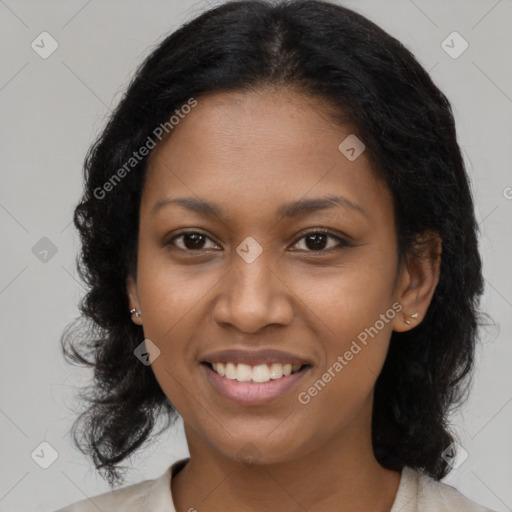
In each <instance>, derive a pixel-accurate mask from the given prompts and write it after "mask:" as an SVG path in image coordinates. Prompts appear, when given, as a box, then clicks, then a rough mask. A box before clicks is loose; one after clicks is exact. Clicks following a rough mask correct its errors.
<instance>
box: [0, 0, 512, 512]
mask: <svg viewBox="0 0 512 512" xmlns="http://www.w3.org/2000/svg"><path fill="white" fill-rule="evenodd" d="M213 4H214V2H204V1H202V2H201V1H194V2H192V1H178V0H149V1H141V0H131V1H126V0H125V1H121V0H111V1H98V0H89V1H87V0H69V1H66V2H64V1H56V0H50V1H48V0H47V1H45V2H39V1H36V0H33V1H28V0H18V1H15V0H1V1H0V17H1V27H2V29H1V30H0V41H1V43H2V48H3V52H2V65H1V66H0V105H1V106H0V108H1V113H0V119H1V126H2V129H1V141H2V143H1V187H0V226H1V236H2V245H1V253H0V254H1V262H0V314H1V318H2V322H1V329H2V356H1V358H0V364H1V372H0V390H1V391H0V393H1V399H0V400H1V402H0V432H1V434H0V443H1V446H0V450H1V451H0V510H2V511H4V512H6V511H9V512H20V511H36V510H38V511H51V510H55V509H57V508H59V507H61V506H64V505H65V504H68V503H70V502H73V501H76V500H79V499H83V498H85V497H86V496H93V495H95V494H98V493H100V492H104V491H107V490H108V486H107V484H106V482H104V481H103V480H101V479H100V477H98V476H97V475H96V473H95V471H94V468H93V466H92V465H91V463H90V462H89V461H88V460H87V459H86V458H85V457H84V456H83V455H82V454H81V453H80V452H78V451H77V450H76V449H75V448H73V446H72V443H71V439H70V436H69V429H70V426H71V424H72V422H73V419H74V413H73V407H75V406H76V405H77V404H76V401H75V400H76V399H75V396H76V392H77V390H78V389H79V387H80V385H81V384H83V383H84V382H86V381H87V379H88V377H89V374H88V372H87V371H85V370H82V369H80V368H75V367H73V366H69V365H67V364H65V363H64V361H63V357H62V355H61V350H60V343H59V339H60V336H61V334H62V332H63V330H64V328H65V326H66V325H67V324H68V323H69V322H70V321H72V320H73V319H74V318H75V317H76V316H77V314H78V310H77V303H78V301H79V299H80V298H81V297H82V295H83V294H84V289H83V288H82V285H81V284H80V281H79V279H78V278H77V274H76V268H75V258H76V255H77V253H78V250H79V242H78V236H77V233H76V232H75V229H74V227H73V225H72V223H71V218H72V213H73V209H74V206H75V205H76V203H77V201H78V199H79V196H80V193H81V189H82V174H81V172H82V170H81V169H82V164H83V159H84V156H85V153H86V151H87V148H88V147H89V145H90V144H91V143H92V141H93V140H94V138H95V137H96V136H97V134H98V133H99V132H100V130H101V128H102V127H103V126H104V124H105V120H106V119H107V116H108V115H109V112H110V111H111V109H112V108H113V107H114V106H115V105H116V103H117V102H118V100H119V99H120V97H121V94H122V93H123V91H124V88H125V87H126V85H127V83H128V80H129V78H130V77H131V75H132V73H133V72H134V70H135V69H136V66H137V65H138V64H139V63H140V62H141V60H142V59H143V58H144V57H145V56H146V55H148V53H149V52H150V51H151V48H152V47H153V46H154V45H155V44H156V43H158V42H159V41H160V40H161V39H162V38H163V37H164V36H165V35H167V34H168V33H169V32H171V31H173V30H174V29H175V28H177V27H178V26H179V25H181V24H182V23H183V22H184V21H186V20H189V19H191V18H193V17H195V16H196V15H197V14H199V13H200V12H201V11H203V10H204V9H206V8H208V7H209V6H212V5H213ZM343 4H344V5H346V6H348V7H351V8H354V9H355V10H357V11H359V12H361V13H362V14H364V15H366V16H367V17H369V18H370V19H371V20H373V21H375V22H376V23H377V24H379V25H380V26H381V27H383V28H384V29H385V30H387V31H388V32H390V33H391V34H392V35H393V36H395V37H396V38H398V39H399V40H400V41H402V42H403V43H404V44H405V45H406V46H407V47H408V48H409V49H410V50H411V51H412V52H413V53H414V54H415V55H416V56H417V58H418V60H419V61H420V62H421V64H422V65H423V66H424V67H425V68H426V69H427V70H428V71H430V73H431V76H432V77H433V80H434V81H435V82H436V84H437V85H438V86H439V87H440V88H441V90H443V91H444V92H445V94H446V95H447V96H448V98H449V99H450V101H451V102H452V105H453V108H454V113H455V117H456V121H457V126H458V136H459V142H460V145H461V147H462V150H463V153H464V157H465V160H466V163H467V166H468V172H469V174H470V178H471V182H472V188H473V193H474V197H475V202H476V214H477V219H478V222H479V226H480V230H481V239H480V243H481V251H482V256H483V259H484V275H485V284H486V290H485V295H484V297H483V302H482V306H483V309H484V310H485V311H486V312H488V313H489V314H490V315H491V316H492V318H493V319H494V320H495V321H496V323H497V324H498V326H499V330H496V329H494V330H492V329H491V330H488V331H485V332H483V334H482V337H483V343H482V344H481V345H479V347H478V350H477V365H476V371H475V376H474V380H473V387H472V393H471V395H470V398H469V400H468V401H467V403H466V404H465V405H464V407H463V408H462V409H461V410H460V411H459V412H458V413H456V414H454V415H453V417H452V418H451V422H452V424H453V428H454V429H455V430H456V432H457V433H458V434H459V436H460V442H461V445H462V446H463V447H464V449H465V450H466V452H467V453H468V458H467V459H466V460H465V461H464V462H463V463H462V464H461V465H460V466H459V467H458V468H456V469H454V470H453V471H452V472H451V473H450V475H449V476H448V477H447V478H446V479H445V482H447V483H449V484H451V485H453V486H455V487H457V488H458V489H459V490H460V491H461V492H462V493H464V494H465V495H467V496H468V497H470V498H471V499H473V500H475V501H477V502H480V503H481V504H485V505H487V506H489V507H491V508H493V509H495V510H497V511H506V510H511V509H512V486H511V485H510V483H511V482H512V465H511V462H510V461H511V460H512V440H511V434H512V372H511V371H510V366H511V363H512V343H511V338H512V322H511V318H512V275H511V271H510V262H511V261H512V243H511V235H512V229H511V222H510V221H511V218H512V188H511V187H512V173H511V161H512V158H511V156H512V155H511V146H512V145H511V133H512V130H511V124H512V99H511V98H512V67H511V66H510V49H511V48H512V31H511V30H510V20H511V19H512V2H511V1H510V0H501V1H497V0H473V1H469V0H458V1H453V0H435V1H432V0H430V1H427V0H393V1H390V0H388V1H385V2H384V1H378V0H359V1H355V0H352V1H345V2H343ZM454 31H456V32H457V33H458V34H459V35H460V37H459V35H455V36H454V35H453V34H452V33H453V32H454ZM42 32H48V34H50V36H51V38H53V39H54V40H55V42H56V43H53V42H52V41H51V39H49V38H48V36H47V35H44V36H40V34H41V33H42ZM41 37H44V38H46V39H45V41H46V42H45V44H44V45H42V44H41V43H40V42H39V48H38V47H37V46H36V44H37V43H38V41H40V40H41ZM454 37H455V39H453V38H454ZM447 38H449V39H448V40H447V41H448V42H449V43H448V44H449V46H451V47H453V48H455V50H454V49H453V48H452V50H451V53H452V55H449V53H447V51H445V48H443V45H442V43H443V41H445V40H446V39H447ZM450 38H451V39H450ZM461 38H462V39H461ZM452 40H453V41H454V42H453V43H452V42H451V41H452ZM33 41H35V43H34V46H35V48H37V50H36V49H35V48H34V47H33V45H32V43H33ZM464 41H466V42H467V44H468V45H469V46H468V48H467V49H466V51H464V53H462V54H461V55H460V56H458V57H457V58H453V53H454V51H457V50H460V49H462V48H463V46H465V44H466V43H464ZM52 44H53V45H55V44H58V47H57V49H56V50H55V51H54V53H52V54H51V55H50V56H47V58H42V56H41V52H43V48H42V46H44V47H45V48H44V51H50V50H51V48H52V47H51V45H52ZM445 45H446V43H445ZM461 45H463V46H461ZM41 248H43V249H41ZM45 250H46V251H48V252H47V253H44V251H45ZM43 253H44V254H43ZM45 259H46V261H43V260H45ZM43 442H46V443H49V445H46V444H45V445H41V443H43ZM50 447H51V448H50ZM37 454H39V460H38V457H37ZM42 454H44V457H43V455H42ZM187 455H188V450H187V447H186V443H185V438H184V435H183V429H182V423H181V420H180V421H179V422H178V423H177V426H176V427H175V428H174V429H172V430H169V431H168V432H166V433H164V434H163V435H162V436H161V437H160V438H159V439H158V440H156V441H155V442H154V443H153V444H151V445H150V446H148V447H147V448H146V449H145V450H143V451H142V452H141V453H140V454H139V455H138V456H136V457H134V458H133V459H132V461H131V467H132V468H133V469H131V470H130V472H129V473H128V480H127V481H126V483H125V485H128V484H130V483H134V482H137V481H140V480H143V479H146V478H155V477H157V476H159V475H160V474H162V473H163V472H164V471H165V469H166V468H167V467H168V466H169V465H170V464H171V463H172V462H174V461H175V460H177V459H179V458H182V457H185V456H187ZM52 456H53V458H55V457H56V459H55V460H54V461H53V463H52V464H51V465H50V466H49V467H48V468H47V469H43V468H42V467H41V465H40V464H41V461H42V460H43V459H44V458H45V457H46V459H45V460H46V463H48V462H50V461H51V458H52ZM43 463H44V461H43Z"/></svg>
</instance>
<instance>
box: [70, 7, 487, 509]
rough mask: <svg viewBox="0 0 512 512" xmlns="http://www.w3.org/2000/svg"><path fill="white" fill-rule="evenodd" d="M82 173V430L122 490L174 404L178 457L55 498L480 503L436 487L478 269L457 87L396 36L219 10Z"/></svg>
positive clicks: (152, 67) (338, 505)
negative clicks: (154, 469)
mask: <svg viewBox="0 0 512 512" xmlns="http://www.w3.org/2000/svg"><path fill="white" fill-rule="evenodd" d="M85 171H86V173H85V180H86V190H85V193H84V196H83V198H82V200H81V202H80V204H79V205H78V206H77V208H76V211H75V218H74V219H75V225H76V227H77V228H78V230H79V232H80V235H81V238H82V243H83V247H82V253H81V258H80V271H81V275H82V277H83V278H84V279H85V280H86V282H87V283H88V285H89V287H90V289H89V292H88V294H87V296H86V297H85V298H84V300H83V302H82V304H81V311H82V313H83V315H84V317H86V318H87V319H89V320H90V321H91V323H90V326H91V327H90V329H89V330H86V331H82V332H81V333H80V332H78V334H77V332H73V334H71V333H66V334H65V336H64V337H63V341H64V348H65V352H66V354H67V355H68V356H69V357H70V358H71V359H73V360H75V361H78V362H81V363H83V364H88V365H90V366H92V367H93V368H94V372H95V386H94V387H93V388H92V389H91V390H90V395H89V399H90V406H89V408H88V409H87V410H86V411H84V413H83V414H82V416H81V417H80V418H79V419H78V420H77V422H76V423H75V425H74V438H75V441H76V443H77V445H78V446H79V447H80V448H81V449H82V451H83V452H84V453H87V454H89V455H90V456H91V457H92V459H93V461H94V463H95V465H96V467H97V469H98V470H99V471H100V473H101V474H102V475H103V476H104V477H105V478H106V479H107V480H108V481H109V483H110V484H111V485H112V486H113V484H114V483H116V482H117V483H119V482H121V481H122V480H121V472H120V469H119V467H118V464H119V463H120V462H121V461H123V460H125V459H126V458H127V457H128V456H129V455H131V454H132V453H133V452H134V451H135V450H137V449H138V448H140V447H141V446H142V445H143V443H144V442H145V441H146V440H147V439H148V438H149V436H150V434H151V432H152V430H153V428H154V426H155V425H156V422H157V420H158V419H159V418H161V417H164V418H167V419H168V422H167V425H166V427H167V426H169V425H170V424H172V422H173V421H174V420H175V419H176V418H177V416H178V414H179V415H180V416H181V417H182V419H183V422H184V428H185V433H186V438H187V444H188V448H189V451H190V457H189V458H186V459H182V460H180V461H177V462H175V463H174V464H173V465H172V466H171V467H170V468H169V470H168V471H167V472H166V473H165V474H164V475H162V476H161V477H160V478H159V479H156V480H146V481H144V482H140V483H138V484H134V485H132V486H129V487H125V488H122V489H118V490H115V491H111V492H109V493H105V494H103V495H101V496H97V497H95V498H92V499H91V500H83V501H81V502H79V503H76V504H74V505H70V506H68V507H66V508H64V509H61V510H62V511H65V512H71V511H89V510H96V509H97V508H99V509H100V510H103V511H108V510H152V511H154V512H155V511H156V512H160V511H162V512H164V511H166V512H168V511H178V512H184V511H193V510H198V511H199V512H203V511H204V512H206V511H219V510H238V511H260V510H262V511H263V510H277V509H279V510H280V511H281V512H283V511H284V512H287V511H296V510H307V511H309V512H316V511H320V510H322V511H325V510H333V511H334V510H336V511H342V510H346V511H363V510H364V511H368V510H375V511H386V512H389V511H391V512H398V511H402V512H406V511H411V512H412V511H418V512H422V511H427V510H428V511H434V510H435V511H444V510H450V511H453V510H464V511H484V510H489V509H487V508H484V507H482V506H480V505H477V504H476V503H474V502H471V501H470V500H469V499H467V498H465V497H464V496H463V495H462V494H460V493H459V492H458V491H457V490H455V489H454V488H453V487H450V486H448V485H446V484H443V483H440V482H439V480H440V479H441V478H443V477H444V476H445V475H446V474H447V473H448V472H449V471H450V469H451V468H452V466H453V465H454V461H453V454H454V450H455V449H456V447H457V444H456V443H455V442H454V438H453V437H452V435H451V433H450V432H449V431H448V429H447V428H446V418H447V415H448V412H449V411H450V409H451V407H453V406H455V405H457V404H458V403H460V402H461V401H462V397H463V395H464V391H465V390H466V389H467V385H468V381H469V377H470V372H471V370H472V367H473V354H474V348H475V343H476V340H477V328H478V319H479V311H478V305H479V298H480V296H481V294H482V290H483V284H482V281H483V279H482V273H481V260H480V256H479V253H478V246H477V225H476V222H475V217H474V211H473V202H472V197H471V193H470V190H469V186H468V177H467V174H466V171H465V168H464V164H463V160H462V157H461V153H460V149H459V146H458V144H457V140H456V132H455V127H454V120H453V116H452V113H451V108H450V104H449V102H448V100H447V99H446V97H445V96H444V95H443V94H442V93H441V92H440V91H439V89H438V88H437V87H436V86H435V85H434V84H433V82H432V81H431V79H430V78H429V76H428V74H427V73H426V72H425V71H424V70H423V68H422V67H421V66H420V65H419V64H418V62H417V61H416V60H415V58H414V57H413V56H412V55H411V54H410V53H409V52H408V51H407V50H406V49H405V48H404V47H403V46H402V45H401V44H400V43H399V42H398V41H396V40H395V39H394V38H392V37H391V36H389V35H388V34H386V33H385V32H384V31H383V30H381V29H380V28H379V27H377V26H376V25H374V24H373V23H371V22H370V21H368V20H367V19H365V18H364V17H362V16H361V15H359V14H356V13H355V12H352V11H350V10H348V9H346V8H343V7H340V6H338V5H335V4H331V3H326V2H320V1H314V0H310V1H295V2H292V1H289V2H281V3H277V4H276V3H274V4H272V3H267V2H263V1H243V2H232V3H226V4H224V5H221V6H219V7H217V8H215V9H212V10H210V11H208V12H206V13H204V14H202V15H200V16H199V17H197V18H196V19H194V20H192V21H191V22H189V23H187V24H186V25H184V26H183V27H181V28H180V29H179V30H177V31H176V32H174V33H173V34H171V35H170V36H169V37H168V38H167V39H165V40H164V41H163V42H162V43H161V44H160V45H159V47H158V48H157V49H156V50H155V51H154V52H153V53H152V54H151V55H150V56H149V57H148V58H147V59H146V61H145V62H144V63H143V65H142V66H141V68H140V69H139V71H138V72H137V74H136V76H135V77H134V79H133V81H132V83H131V84H130V86H129V88H128V91H127V93H126V95H125V97H124V98H123V100H122V102H121V103H120V105H119V106H118V108H117V109H116V111H115V112H114V113H113V115H112V117H111V119H110V121H109V123H108V125H107V127H106V128H105V130H104V132H103V133H102V135H101V136H100V138H99V139H98V141H97V142H96V143H95V144H94V146H93V147H92V148H91V150H90V152H89V154H88V157H87V159H86V164H85ZM166 427H164V428H166Z"/></svg>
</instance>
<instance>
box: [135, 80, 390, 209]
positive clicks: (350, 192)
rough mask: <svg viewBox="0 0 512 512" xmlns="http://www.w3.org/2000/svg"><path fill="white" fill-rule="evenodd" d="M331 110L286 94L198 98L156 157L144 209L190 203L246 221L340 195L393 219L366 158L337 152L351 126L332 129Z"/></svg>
mask: <svg viewBox="0 0 512 512" xmlns="http://www.w3.org/2000/svg"><path fill="white" fill-rule="evenodd" d="M328 108H329V105H328V104H327V103H326V102H323V101H322V100H320V99H318V98H312V97H309V96H306V95H304V94H301V93H299V92H295V91H291V90H289V89H280V90H262V91H251V92H239V91H237V92H222V93H215V94H210V95H208V96H204V97H199V98H197V106H195V107H194V108H193V109H192V110H191V111H190V113H188V114H186V115H183V118H181V119H180V120H179V123H178V124H177V125H176V126H174V128H173V130H172V132H170V135H169V137H168V138H167V139H164V140H163V141H162V142H161V143H159V144H158V145H157V147H156V148H155V149H154V150H153V153H152V154H151V157H150V161H149V166H148V170H147V178H146V184H145V187H144V191H143V198H142V208H143V209H145V210H149V209H150V208H151V207H152V206H153V205H154V203H155V202H156V201H159V200H162V199H164V198H165V197H168V196H177V195H180V196H184V195H186V196H199V197H201V198H208V199H210V200H212V201H215V202H216V203H220V204H224V205H225V206H226V208H228V207H229V206H232V207H233V208H234V209H236V210H239V213H240V214H241V215H243V214H244V213H247V212H246V211H244V209H243V206H244V205H251V206H252V207H253V208H254V206H257V207H258V208H260V209H264V208H266V207H268V208H273V209H274V210H276V209H277V207H278V205H280V204H282V203H285V202H290V201H294V200H297V199H298V198H301V197H306V196H311V197H319V196H323V195H326V194H329V195H338V194H340V195H343V196H344V197H346V198H347V199H349V200H350V201H352V202H353V203H357V204H359V205H361V206H363V207H364V208H365V209H366V210H371V211H374V213H375V214H376V215H378V216H382V215H386V214H389V213H390V212H389V209H390V207H391V198H390V195H389V193H388V191H387V189H386V187H385V186H384V184H383V183H382V182H381V181H380V180H379V179H378V178H377V176H376V174H375V172H374V171H373V169H372V168H371V165H370V163H369V159H368V158H367V155H365V153H364V151H363V153H362V154H361V155H360V156H359V157H358V158H356V159H355V160H353V161H351V160H349V159H348V158H347V157H346V156H345V155H344V154H343V153H342V152H341V151H340V150H339V145H340V143H342V142H343V141H344V140H345V139H346V138H347V137H348V136H353V135H354V132H355V131H356V130H355V128H354V126H352V125H350V124H345V125H340V124H337V123H334V121H333V120H332V118H331V117H330V116H329V115H328ZM365 205H366V207H365ZM384 210H388V211H384Z"/></svg>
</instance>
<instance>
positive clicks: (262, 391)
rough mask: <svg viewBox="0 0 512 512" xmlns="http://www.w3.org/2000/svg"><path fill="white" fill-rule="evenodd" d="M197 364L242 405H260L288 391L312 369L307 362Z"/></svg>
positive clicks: (218, 387)
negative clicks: (293, 363) (299, 363)
mask: <svg viewBox="0 0 512 512" xmlns="http://www.w3.org/2000/svg"><path fill="white" fill-rule="evenodd" d="M200 366H201V367H202V368H203V371H204V374H205V376H206V378H207V380H208V381H209V383H210V384H211V385H212V386H213V388H214V389H215V390H216V391H217V392H218V393H220V394H221V395H222V396H223V397H225V398H228V399H229V400H231V401H233V402H236V403H238V404H241V405H262V404H267V403H269V402H272V401H274V400H276V399H277V398H278V397H280V396H282V395H284V394H285V393H286V392H289V391H290V390H291V389H292V388H293V387H295V385H296V384H297V383H298V382H299V381H300V380H302V379H303V378H304V376H305V375H306V374H307V373H308V371H309V370H310V369H311V365H310V364H302V365H298V364H295V365H292V364H291V363H285V364H281V363H270V364H258V365H254V366H252V365H248V364H236V363H233V362H230V361H226V362H209V361H202V362H201V364H200Z"/></svg>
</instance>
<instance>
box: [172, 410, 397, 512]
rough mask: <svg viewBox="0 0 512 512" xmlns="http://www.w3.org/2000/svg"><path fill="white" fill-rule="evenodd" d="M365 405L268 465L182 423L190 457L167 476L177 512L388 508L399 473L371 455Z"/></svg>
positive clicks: (386, 511)
mask: <svg viewBox="0 0 512 512" xmlns="http://www.w3.org/2000/svg"><path fill="white" fill-rule="evenodd" d="M370 405H371V404H370ZM363 409H364V408H363ZM366 409H369V410H366V411H365V410H363V411H361V413H360V414H359V417H358V418H357V419H356V420H355V421H353V422H352V423H351V424H350V425H349V426H348V427H347V429H345V430H343V431H342V432H338V433H336V434H335V435H334V436H333V437H332V438H331V439H325V440H324V442H323V444H321V445H320V446H319V448H318V449H317V450H315V451H313V452H311V453H307V454H302V455H301V456H298V457H295V458H287V459H286V460H284V461H281V462H277V463H272V464H261V463H258V462H257V461H256V462H255V463H252V464H251V463H245V462H242V461H239V460H236V459H233V458H232V457H227V456H226V455H225V454H223V453H221V452H220V451H219V450H215V449H214V448H213V447H212V445H211V444H208V443H206V442H205V441H204V438H202V437H200V436H199V435H198V434H197V432H196V431H195V430H194V429H192V428H190V427H188V426H187V424H185V432H186V436H187V442H188V445H189V451H190V461H189V462H188V464H187V465H186V466H185V467H184V468H183V469H182V470H181V471H180V472H179V473H178V474H177V475H176V477H175V478H174V479H173V480H172V495H173V500H174V503H175V505H176V510H177V512H184V511H188V510H194V509H196V510H198V511H200V512H209V511H218V510H237V511H241V512H242V511H243V512H246V511H247V512H255V511H260V510H261V511H268V510H275V509H276V504H278V505H279V506H278V508H279V510H280V512H292V511H293V512H296V511H297V510H301V511H305V510H307V511H308V512H320V511H322V512H324V511H325V510H336V511H340V512H343V511H350V512H359V511H361V512H363V511H368V510H372V511H375V512H389V511H390V510H391V508H392V505H393V502H394V500H395V496H396V493H397V490H398V486H399V483H400V473H399V472H395V471H391V470H387V469H385V468H383V467H382V466H381V465H380V464H379V463H378V461H377V460H376V459H375V456H374V454H373V449H372V443H371V431H370V428H369V427H367V428H364V426H365V425H367V426H368V425H370V424H371V422H370V421H369V418H371V407H366ZM368 415H369V416H368Z"/></svg>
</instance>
